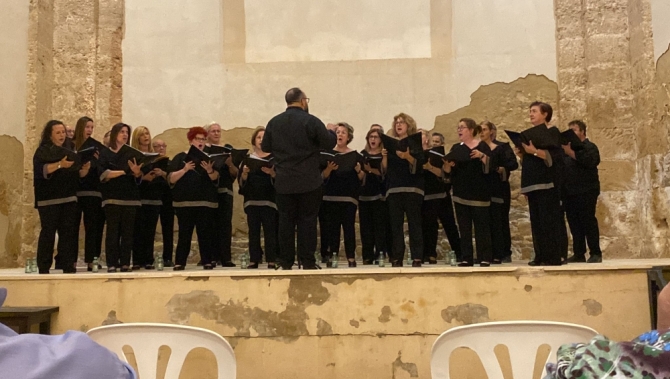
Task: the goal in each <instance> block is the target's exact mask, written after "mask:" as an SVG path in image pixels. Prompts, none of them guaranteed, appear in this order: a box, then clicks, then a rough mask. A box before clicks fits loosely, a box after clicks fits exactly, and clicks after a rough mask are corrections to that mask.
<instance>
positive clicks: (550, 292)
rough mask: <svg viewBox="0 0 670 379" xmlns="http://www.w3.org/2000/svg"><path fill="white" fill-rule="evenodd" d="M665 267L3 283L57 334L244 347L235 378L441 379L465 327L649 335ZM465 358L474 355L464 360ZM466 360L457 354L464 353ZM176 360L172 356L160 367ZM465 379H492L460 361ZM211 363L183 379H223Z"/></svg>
mask: <svg viewBox="0 0 670 379" xmlns="http://www.w3.org/2000/svg"><path fill="white" fill-rule="evenodd" d="M653 266H670V259H665V260H617V261H607V262H605V263H603V264H570V265H567V266H562V267H540V268H534V267H528V266H527V265H526V262H517V263H514V264H509V265H502V266H496V267H491V268H478V267H474V268H457V267H450V266H445V265H444V264H440V265H437V266H428V265H426V266H424V267H422V268H391V267H386V268H378V267H376V266H364V267H359V268H354V269H349V268H338V269H324V270H320V271H302V270H292V271H273V270H267V269H259V270H242V269H216V270H213V271H204V270H202V269H201V268H196V267H189V268H188V269H187V270H186V271H179V272H173V271H162V272H156V271H144V270H142V271H139V272H134V273H123V274H121V273H117V274H107V273H97V274H93V273H86V272H79V273H77V274H76V275H64V274H59V272H60V271H53V273H52V274H50V275H38V274H24V273H23V271H22V269H13V270H0V286H3V287H7V288H8V290H9V295H8V298H7V301H6V305H7V306H59V307H60V312H59V313H58V315H56V316H55V317H54V318H53V326H52V331H53V333H63V332H65V331H66V330H70V329H74V330H81V331H86V330H88V329H90V328H93V327H96V326H99V325H106V324H112V323H119V322H164V323H177V324H185V325H193V326H199V327H203V328H207V329H211V330H213V331H215V332H217V333H220V334H221V335H223V336H224V337H225V338H226V339H227V340H228V341H229V342H230V343H231V345H232V346H233V347H234V348H235V354H236V357H237V363H238V378H240V379H252V378H291V379H302V378H323V379H326V378H338V379H342V378H366V379H377V378H379V379H382V378H384V379H387V378H395V379H399V378H417V377H418V378H430V367H429V361H430V350H431V346H432V344H433V342H434V340H435V339H436V338H437V336H438V335H439V334H440V333H442V332H444V331H445V330H447V329H449V328H451V327H454V326H458V325H464V324H472V323H480V322H485V321H504V320H550V321H563V322H572V323H577V324H582V325H587V326H590V327H592V328H594V329H596V330H597V331H599V332H600V333H602V334H605V335H607V336H609V337H610V338H613V339H617V340H626V339H631V338H633V337H635V336H636V335H638V334H640V333H642V332H645V331H647V330H649V329H650V311H649V297H648V285H647V270H648V269H650V268H652V267H653ZM459 354H461V356H458V357H452V359H458V358H463V357H467V355H468V354H473V353H471V352H465V351H464V352H460V353H459ZM455 355H456V354H455ZM164 357H165V356H164V355H163V358H164ZM461 362H463V364H462V365H459V366H458V368H457V370H458V373H459V374H458V375H457V376H455V377H457V378H478V377H482V375H483V374H482V370H481V366H480V364H479V363H477V362H476V359H475V362H474V363H473V362H469V359H468V361H461ZM213 367H214V365H213V363H212V362H210V361H208V355H207V354H206V353H203V352H196V351H194V353H193V354H192V358H191V359H189V362H188V363H187V366H186V367H185V368H184V370H183V371H182V376H181V377H182V378H200V379H202V378H215V377H216V375H215V374H213V372H214V369H213Z"/></svg>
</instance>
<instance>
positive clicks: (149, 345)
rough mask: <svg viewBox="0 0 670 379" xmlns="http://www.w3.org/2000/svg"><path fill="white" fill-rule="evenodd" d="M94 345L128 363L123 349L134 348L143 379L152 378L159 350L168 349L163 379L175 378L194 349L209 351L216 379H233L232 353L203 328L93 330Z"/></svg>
mask: <svg viewBox="0 0 670 379" xmlns="http://www.w3.org/2000/svg"><path fill="white" fill-rule="evenodd" d="M87 334H88V335H89V337H91V338H92V339H93V340H94V341H95V342H97V343H99V344H100V345H102V346H104V347H106V348H108V349H109V350H111V351H113V352H114V353H116V355H118V356H119V358H120V359H123V360H124V361H126V362H128V358H127V357H126V355H125V353H124V352H123V347H124V346H126V345H128V346H130V347H132V348H133V354H134V355H135V361H136V362H137V371H138V374H139V376H140V378H142V379H155V378H156V366H157V363H158V349H160V347H161V346H164V345H165V346H168V347H169V348H170V349H171V354H170V358H169V360H168V365H167V369H166V370H165V379H178V378H179V373H180V372H181V368H182V366H183V365H184V361H185V359H186V356H187V355H188V353H189V352H190V351H191V350H193V349H194V348H197V347H202V348H205V349H209V350H210V351H211V352H212V353H213V354H214V356H215V357H216V364H217V367H218V377H219V379H234V378H235V375H236V371H237V366H236V363H235V353H234V352H233V348H232V347H231V346H230V344H229V343H228V342H227V341H226V340H225V339H224V338H223V337H221V336H220V335H218V334H216V333H214V332H212V331H210V330H207V329H202V328H194V327H191V326H183V325H172V324H151V323H146V324H145V323H136V324H117V325H108V326H101V327H98V328H93V329H91V330H89V331H88V333H87Z"/></svg>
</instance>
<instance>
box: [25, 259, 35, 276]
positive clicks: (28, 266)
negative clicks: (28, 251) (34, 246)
mask: <svg viewBox="0 0 670 379" xmlns="http://www.w3.org/2000/svg"><path fill="white" fill-rule="evenodd" d="M24 272H25V273H26V274H30V273H31V272H33V264H32V262H31V259H30V258H26V268H25V270H24Z"/></svg>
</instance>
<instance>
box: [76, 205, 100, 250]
mask: <svg viewBox="0 0 670 379" xmlns="http://www.w3.org/2000/svg"><path fill="white" fill-rule="evenodd" d="M77 206H78V207H79V215H78V216H77V221H78V222H77V230H78V229H79V223H80V222H81V216H82V214H83V215H84V233H85V237H84V262H86V263H91V262H93V258H95V257H97V258H100V253H102V234H103V231H104V230H105V212H104V211H103V210H102V199H101V198H99V197H95V196H81V197H78V198H77Z"/></svg>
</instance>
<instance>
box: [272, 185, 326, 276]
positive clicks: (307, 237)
mask: <svg viewBox="0 0 670 379" xmlns="http://www.w3.org/2000/svg"><path fill="white" fill-rule="evenodd" d="M321 193H322V192H321V187H319V188H317V189H315V190H313V191H310V192H306V193H295V194H279V193H278V194H277V208H278V210H279V263H280V264H281V266H282V267H284V268H291V267H292V266H293V263H294V261H295V253H296V237H295V235H296V227H297V230H298V238H297V243H298V249H297V251H298V258H299V259H300V261H301V262H302V263H303V264H304V265H307V266H311V265H314V264H315V263H316V262H315V261H314V253H315V252H316V219H317V216H318V215H319V206H320V205H321V196H322V194H321Z"/></svg>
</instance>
